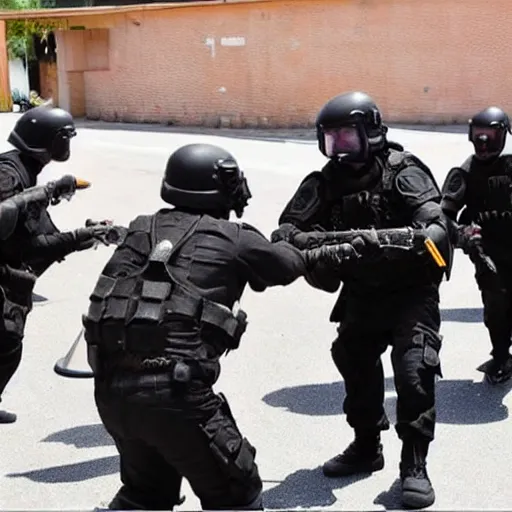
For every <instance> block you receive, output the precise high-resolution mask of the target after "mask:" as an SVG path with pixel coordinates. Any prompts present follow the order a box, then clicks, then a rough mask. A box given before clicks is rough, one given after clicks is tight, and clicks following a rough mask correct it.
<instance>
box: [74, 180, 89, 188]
mask: <svg viewBox="0 0 512 512" xmlns="http://www.w3.org/2000/svg"><path fill="white" fill-rule="evenodd" d="M75 181H76V188H77V190H83V189H84V188H89V187H90V186H91V182H90V181H87V180H83V179H81V178H75Z"/></svg>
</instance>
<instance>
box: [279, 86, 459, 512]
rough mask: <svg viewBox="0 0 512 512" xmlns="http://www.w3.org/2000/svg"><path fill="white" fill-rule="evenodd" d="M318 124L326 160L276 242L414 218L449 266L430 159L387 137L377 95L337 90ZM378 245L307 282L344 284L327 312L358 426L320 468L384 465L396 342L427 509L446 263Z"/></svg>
mask: <svg viewBox="0 0 512 512" xmlns="http://www.w3.org/2000/svg"><path fill="white" fill-rule="evenodd" d="M316 128H317V136H318V145H319V149H320V151H321V152H322V154H323V155H325V156H326V157H327V158H328V159H329V160H328V162H327V163H326V165H325V166H324V167H323V169H322V170H321V171H315V172H313V173H311V174H309V175H308V176H306V178H304V180H303V181H302V183H301V184H300V186H299V188H298V190H297V191H296V193H295V194H294V196H293V197H292V198H291V200H290V201H289V202H288V204H287V205H286V207H285V208H284V211H283V212H282V214H281V217H280V218H279V228H278V229H277V230H276V231H275V232H274V233H273V234H272V240H274V241H279V240H283V239H284V240H293V235H294V234H295V233H297V231H299V230H300V231H315V230H318V229H320V230H327V231H346V230H350V229H356V228H372V227H373V228H375V229H377V230H378V229H381V228H393V227H406V226H415V227H419V228H420V229H421V228H423V229H424V230H425V233H426V234H427V235H428V237H430V238H431V239H432V240H433V241H434V242H435V243H436V245H437V247H438V249H439V250H440V252H441V253H442V256H443V258H444V260H445V262H446V263H447V265H446V270H447V271H448V273H449V269H450V263H451V252H452V248H451V245H450V241H449V237H448V232H447V225H446V220H445V218H444V215H443V212H442V210H441V207H440V200H441V193H440V190H439V188H438V186H437V185H436V182H435V180H434V178H433V176H432V173H431V172H430V170H429V168H428V167H427V166H426V165H425V164H423V163H422V162H421V161H420V160H419V159H418V158H417V157H416V156H414V155H412V154H410V153H408V152H406V151H404V149H403V147H402V146H400V145H398V144H396V143H392V142H389V141H388V140H387V138H386V133H387V127H386V126H384V125H383V123H382V119H381V114H380V111H379V109H378V107H377V105H376V104H375V102H374V101H373V100H372V98H371V97H370V96H368V95H367V94H365V93H362V92H351V93H347V94H341V95H339V96H336V97H334V98H332V99H331V100H330V101H328V102H327V103H326V104H325V105H324V106H323V107H322V109H321V110H320V113H319V114H318V117H317V120H316ZM292 243H293V242H292ZM376 249H377V250H374V251H369V252H368V256H367V257H360V258H353V259H352V260H350V259H349V261H348V262H346V263H345V264H344V265H343V266H342V267H337V266H335V265H329V264H327V265H319V266H318V267H317V269H316V272H315V273H314V277H315V281H316V283H314V282H312V281H311V280H310V283H311V284H313V285H314V286H317V287H319V288H322V289H324V290H325V291H328V292H335V291H336V290H337V289H338V288H339V286H340V283H343V289H342V292H341V294H340V296H339V298H338V301H337V303H336V305H335V307H334V310H333V311H332V313H331V318H330V320H331V321H332V322H338V323H339V324H340V325H339V329H338V337H337V338H336V340H335V341H334V343H333V345H332V349H331V353H332V358H333V361H334V363H335V365H336V366H337V368H338V370H339V372H340V373H341V376H342V377H343V379H344V381H345V390H346V397H345V400H344V405H343V408H344V411H345V413H346V415H347V421H348V423H349V425H350V426H351V427H352V428H353V429H354V431H355V440H354V441H353V442H352V443H351V444H350V445H349V446H348V448H347V449H346V450H345V451H344V452H343V453H341V454H340V455H337V456H335V457H334V458H333V459H331V460H329V461H327V462H326V463H325V464H324V466H323V471H324V474H325V475H326V476H329V477H342V476H347V475H351V474H356V473H364V472H372V471H377V470H380V469H382V468H383V467H384V457H383V452H382V445H381V437H380V432H381V431H382V430H387V429H389V422H388V419H387V417H386V414H385V411H384V405H383V403H384V374H383V367H382V363H381V355H382V354H383V352H384V351H385V350H386V348H387V346H388V345H392V347H393V348H392V353H391V359H392V363H393V369H394V377H395V385H396V390H397V394H398V400H397V425H396V431H397V433H398V436H399V437H400V439H401V440H402V443H403V444H402V452H401V462H400V477H401V481H402V501H403V503H404V505H405V506H409V507H414V508H423V507H427V506H429V505H431V504H432V503H433V502H434V500H435V494H434V489H433V488H432V485H431V482H430V480H429V476H428V474H427V471H426V459H427V451H428V447H429V444H430V442H431V441H432V440H433V439H434V425H435V397H434V384H435V379H436V375H441V369H440V360H439V357H438V353H439V350H440V348H441V336H440V335H439V328H440V313H439V291H438V290H439V285H440V283H441V280H442V277H443V272H444V270H443V269H441V268H439V267H438V266H436V265H435V264H434V263H433V261H432V259H431V258H430V257H429V255H428V254H426V253H418V252H415V251H409V250H396V249H392V248H387V249H386V248H385V247H384V246H380V249H379V248H376Z"/></svg>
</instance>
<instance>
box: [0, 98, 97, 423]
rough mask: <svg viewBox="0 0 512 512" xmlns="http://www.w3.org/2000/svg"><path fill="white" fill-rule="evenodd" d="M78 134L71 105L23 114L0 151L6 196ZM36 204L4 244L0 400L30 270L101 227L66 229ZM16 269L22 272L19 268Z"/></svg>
mask: <svg viewBox="0 0 512 512" xmlns="http://www.w3.org/2000/svg"><path fill="white" fill-rule="evenodd" d="M75 135H76V131H75V126H74V122H73V118H72V117H71V115H70V114H69V113H68V112H66V111H65V110H61V109H58V108H47V107H37V108H34V109H31V110H29V111H28V112H26V113H25V114H23V115H22V116H21V117H20V118H19V119H18V121H17V123H16V125H15V126H14V129H13V130H12V132H11V133H10V135H9V138H8V142H9V143H11V144H12V145H13V146H14V147H15V148H16V149H14V150H12V151H8V152H6V153H3V154H0V201H5V200H6V199H9V198H13V197H14V196H16V194H18V193H19V192H21V191H23V190H25V189H27V188H29V187H33V186H34V185H36V182H37V175H38V174H39V173H40V172H41V170H42V169H43V167H44V166H45V165H47V164H48V163H49V162H50V161H52V160H55V161H58V162H64V161H66V160H67V159H68V158H69V155H70V140H71V138H72V137H74V136H75ZM34 206H35V205H32V207H29V208H28V209H26V210H25V211H24V212H22V214H21V215H20V216H19V218H18V219H17V221H16V226H15V228H14V230H13V231H12V233H11V234H10V236H9V237H8V238H7V239H5V240H3V241H2V242H1V244H0V268H2V269H3V270H2V275H3V276H4V278H2V280H1V281H0V310H1V312H2V315H1V317H0V401H1V396H2V394H3V391H4V389H5V387H6V386H7V384H8V382H9V381H10V380H11V378H12V376H13V375H14V373H15V372H16V370H17V368H18V366H19V364H20V361H21V355H22V340H23V336H24V328H25V322H26V317H27V315H28V313H29V312H30V310H31V309H32V288H33V286H34V280H33V279H32V278H31V277H30V276H29V274H31V275H32V276H34V277H38V276H40V275H41V274H42V273H43V272H44V271H45V270H46V269H47V268H48V267H49V266H50V265H51V264H52V263H54V262H55V261H61V260H63V259H64V257H65V256H66V255H68V254H70V253H72V252H74V251H81V250H83V249H87V248H89V247H91V246H92V245H93V244H94V241H95V239H94V233H95V230H96V229H97V228H95V227H91V228H80V229H77V230H75V231H73V232H69V233H61V232H59V230H58V229H57V227H56V226H55V225H54V224H53V222H52V220H51V218H50V216H49V214H48V212H47V210H46V206H47V204H46V205H44V207H40V205H39V206H36V207H34ZM6 267H9V269H10V270H9V272H8V273H6V271H5V269H6ZM16 270H17V271H19V272H14V273H13V271H16ZM7 275H10V276H11V277H10V278H9V279H8V278H7V277H5V276H7ZM14 421H16V415H15V414H12V413H10V412H6V411H0V423H12V422H14Z"/></svg>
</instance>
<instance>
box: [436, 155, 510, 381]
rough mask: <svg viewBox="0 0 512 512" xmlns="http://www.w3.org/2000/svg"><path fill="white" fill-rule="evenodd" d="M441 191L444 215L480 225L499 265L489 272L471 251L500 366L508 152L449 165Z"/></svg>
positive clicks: (504, 348) (505, 332) (505, 324)
mask: <svg viewBox="0 0 512 512" xmlns="http://www.w3.org/2000/svg"><path fill="white" fill-rule="evenodd" d="M443 193H444V198H443V208H444V210H445V211H446V213H447V214H448V215H450V216H451V217H452V218H453V219H454V220H458V222H459V224H461V225H470V224H471V223H475V224H478V225H479V226H480V227H481V237H482V241H481V244H482V248H483V250H484V253H485V254H486V255H487V256H489V257H490V258H491V260H492V261H493V262H494V264H495V266H496V268H497V270H498V273H497V275H496V274H493V273H492V272H491V271H489V269H487V268H486V267H485V266H484V265H481V264H480V262H479V261H478V260H477V259H476V258H475V257H472V260H473V261H474V263H475V267H476V273H475V277H476V281H477V284H478V286H479V288H480V291H481V294H482V301H483V305H484V322H485V325H486V327H487V329H488V330H489V335H490V338H491V343H492V356H493V359H494V360H495V361H496V362H497V363H498V364H497V365H496V368H495V370H496V372H498V371H499V368H498V366H499V365H502V364H506V363H507V361H508V359H510V353H509V349H510V345H511V340H510V338H511V336H512V237H510V236H508V233H509V231H510V230H511V228H512V200H511V193H512V155H501V156H500V157H498V158H497V159H495V160H493V161H492V162H490V163H489V162H481V161H479V160H477V159H475V158H474V157H470V158H469V159H468V160H466V161H465V162H464V163H463V164H462V166H461V167H458V168H454V169H452V170H451V171H450V173H449V174H448V176H447V178H446V181H445V183H444V185H443ZM461 210H463V211H462V213H461V214H460V215H459V217H458V219H457V214H458V213H459V212H460V211H461Z"/></svg>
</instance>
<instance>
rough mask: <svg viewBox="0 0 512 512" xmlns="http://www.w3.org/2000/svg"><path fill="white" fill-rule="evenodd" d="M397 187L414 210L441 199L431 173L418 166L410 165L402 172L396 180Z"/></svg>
mask: <svg viewBox="0 0 512 512" xmlns="http://www.w3.org/2000/svg"><path fill="white" fill-rule="evenodd" d="M395 187H396V190H397V191H398V193H399V194H400V195H401V196H402V197H403V199H404V200H405V202H406V203H407V205H408V206H410V207H412V208H418V207H419V206H421V205H422V204H425V203H426V202H428V201H439V200H440V199H441V194H440V191H439V189H438V188H437V184H436V183H435V181H434V180H433V178H432V176H431V175H430V173H428V172H426V171H425V170H424V169H422V168H420V167H417V166H412V165H409V166H407V167H406V168H404V169H403V170H402V171H400V172H399V173H398V174H397V176H396V179H395Z"/></svg>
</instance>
